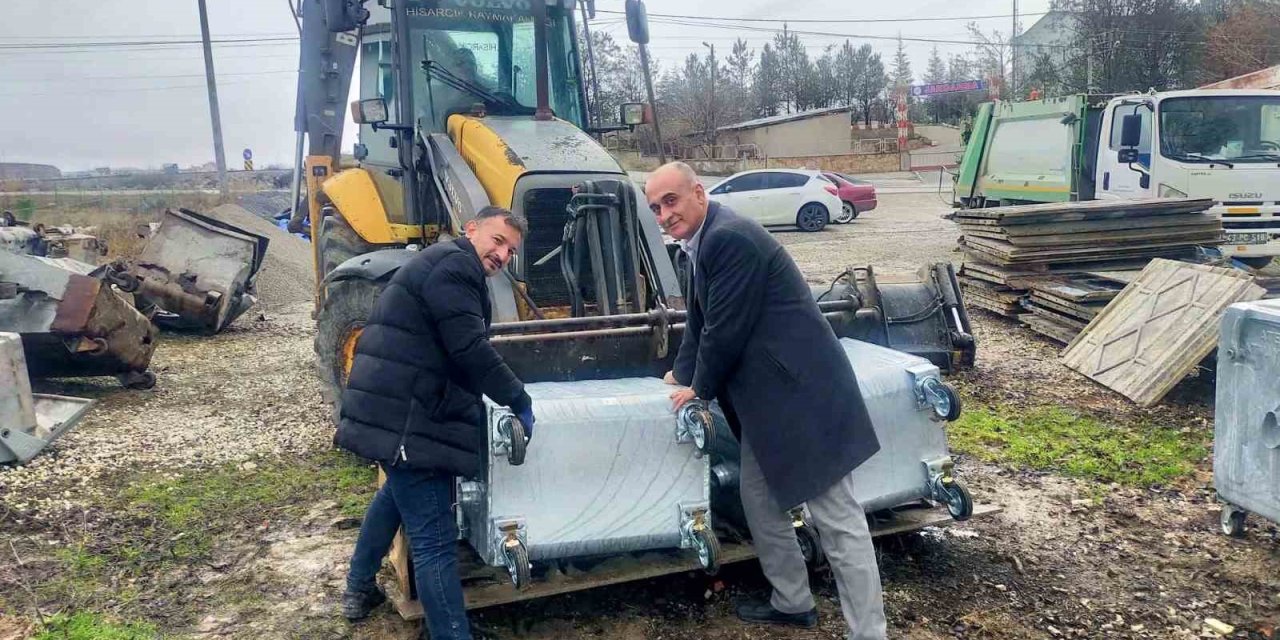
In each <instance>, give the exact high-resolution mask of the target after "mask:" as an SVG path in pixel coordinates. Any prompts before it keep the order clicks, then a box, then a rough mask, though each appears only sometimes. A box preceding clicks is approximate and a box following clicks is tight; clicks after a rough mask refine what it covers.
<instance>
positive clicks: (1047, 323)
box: [1019, 313, 1080, 344]
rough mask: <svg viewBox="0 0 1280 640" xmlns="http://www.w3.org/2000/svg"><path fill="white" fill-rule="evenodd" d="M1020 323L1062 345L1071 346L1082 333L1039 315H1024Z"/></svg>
mask: <svg viewBox="0 0 1280 640" xmlns="http://www.w3.org/2000/svg"><path fill="white" fill-rule="evenodd" d="M1019 321H1020V322H1022V324H1024V325H1026V326H1027V327H1028V328H1029V329H1031V330H1032V331H1035V332H1036V333H1038V334H1040V335H1042V336H1045V337H1046V338H1050V339H1052V340H1055V341H1057V342H1061V343H1062V344H1069V343H1070V342H1071V341H1072V340H1074V339H1075V337H1076V335H1077V334H1079V333H1080V330H1079V329H1075V328H1072V327H1070V326H1067V325H1065V324H1063V323H1061V322H1058V321H1057V320H1055V319H1052V318H1049V317H1047V316H1044V315H1041V314H1038V313H1028V314H1024V315H1023V316H1022V317H1021V318H1019Z"/></svg>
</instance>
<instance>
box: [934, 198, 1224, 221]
mask: <svg viewBox="0 0 1280 640" xmlns="http://www.w3.org/2000/svg"><path fill="white" fill-rule="evenodd" d="M1212 206H1213V200H1211V199H1208V198H1202V199H1187V198H1147V199H1143V200H1090V201H1084V202H1052V203H1046V204H1029V205H1018V206H1009V207H993V208H989V209H962V210H958V211H956V212H954V213H952V214H951V216H950V217H951V218H952V219H953V220H955V221H957V222H962V221H966V220H967V219H987V220H997V221H999V222H1000V224H1002V225H1017V224H1036V223H1040V222H1054V223H1061V222H1080V221H1085V220H1108V219H1115V218H1136V217H1142V216H1166V215H1178V214H1186V213H1198V212H1201V211H1207V210H1208V209H1209V208H1210V207H1212Z"/></svg>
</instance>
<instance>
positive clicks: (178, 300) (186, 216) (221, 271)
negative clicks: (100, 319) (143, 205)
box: [108, 209, 269, 334]
mask: <svg viewBox="0 0 1280 640" xmlns="http://www.w3.org/2000/svg"><path fill="white" fill-rule="evenodd" d="M268 242H269V241H268V239H267V238H265V237H263V236H260V235H257V234H255V233H252V232H249V231H246V230H244V229H241V228H239V227H236V226H234V225H230V224H227V223H225V222H222V221H220V220H215V219H214V218H210V217H208V216H203V215H200V214H198V213H196V212H194V211H188V210H186V209H179V210H178V211H172V210H167V211H165V213H164V217H163V218H162V219H161V221H160V226H159V228H157V229H156V230H155V233H154V234H153V235H152V236H151V239H150V240H149V241H148V242H147V246H146V248H145V249H143V251H142V255H140V256H139V257H138V258H137V260H135V261H134V262H133V264H132V265H131V266H128V267H125V266H123V265H114V266H113V268H112V269H111V270H109V272H108V273H114V277H111V276H109V277H108V279H109V280H110V281H112V282H114V283H116V284H118V285H121V286H122V288H124V289H125V290H132V291H133V292H134V294H135V295H136V296H137V297H138V299H139V303H140V306H151V305H154V306H155V307H156V308H157V309H158V310H159V311H158V312H157V314H156V315H155V321H156V323H157V324H160V325H161V326H164V327H167V328H172V329H183V330H195V331H202V332H205V333H209V334H213V333H217V332H219V331H222V330H223V329H225V328H227V326H228V325H230V324H231V323H232V322H234V321H235V319H236V318H238V317H240V315H241V314H243V313H244V312H245V311H248V310H249V308H250V307H252V306H253V305H254V303H255V302H257V299H256V298H255V297H254V295H253V293H254V279H255V277H256V276H257V274H258V269H260V268H261V267H262V261H263V258H264V257H265V256H266V253H267V244H268Z"/></svg>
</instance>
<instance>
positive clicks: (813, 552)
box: [796, 523, 826, 569]
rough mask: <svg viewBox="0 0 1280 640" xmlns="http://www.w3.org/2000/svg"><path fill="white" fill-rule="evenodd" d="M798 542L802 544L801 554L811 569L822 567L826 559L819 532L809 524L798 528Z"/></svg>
mask: <svg viewBox="0 0 1280 640" xmlns="http://www.w3.org/2000/svg"><path fill="white" fill-rule="evenodd" d="M796 541H797V542H799V543H800V554H801V555H803V556H804V563H805V564H806V565H808V566H809V568H810V569H814V568H817V567H820V566H822V562H823V561H824V560H825V559H826V558H825V556H823V554H822V543H821V542H820V541H819V540H818V532H817V531H815V530H814V528H813V527H811V526H809V524H808V523H805V524H802V525H800V526H798V527H796Z"/></svg>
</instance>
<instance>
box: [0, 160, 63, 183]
mask: <svg viewBox="0 0 1280 640" xmlns="http://www.w3.org/2000/svg"><path fill="white" fill-rule="evenodd" d="M61 177H62V171H61V170H60V169H58V168H57V167H55V166H53V165H50V164H28V163H25V162H0V180H48V179H49V178H61Z"/></svg>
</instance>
